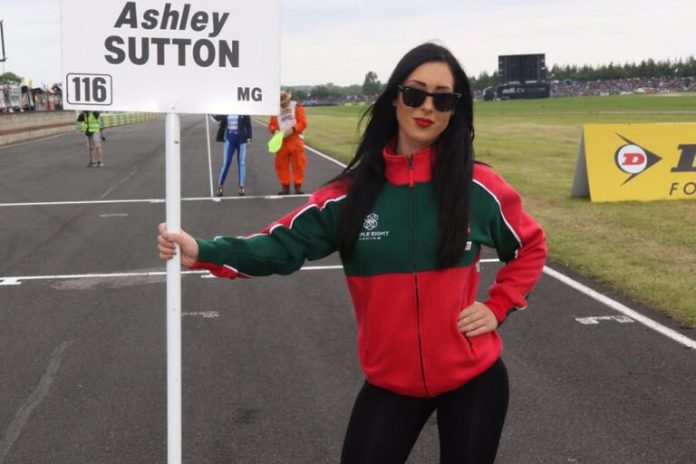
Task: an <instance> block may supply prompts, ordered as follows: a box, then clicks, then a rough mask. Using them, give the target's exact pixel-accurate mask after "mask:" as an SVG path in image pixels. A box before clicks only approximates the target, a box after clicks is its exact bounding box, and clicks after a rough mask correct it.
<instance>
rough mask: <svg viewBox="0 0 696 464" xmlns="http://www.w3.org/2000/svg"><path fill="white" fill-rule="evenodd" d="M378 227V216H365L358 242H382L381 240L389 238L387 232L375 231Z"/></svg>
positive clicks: (373, 214) (374, 214)
mask: <svg viewBox="0 0 696 464" xmlns="http://www.w3.org/2000/svg"><path fill="white" fill-rule="evenodd" d="M377 227H379V215H378V214H376V213H370V214H368V215H367V216H365V222H363V229H364V230H363V231H362V232H360V237H358V240H382V239H383V238H387V237H389V231H388V230H375V229H377Z"/></svg>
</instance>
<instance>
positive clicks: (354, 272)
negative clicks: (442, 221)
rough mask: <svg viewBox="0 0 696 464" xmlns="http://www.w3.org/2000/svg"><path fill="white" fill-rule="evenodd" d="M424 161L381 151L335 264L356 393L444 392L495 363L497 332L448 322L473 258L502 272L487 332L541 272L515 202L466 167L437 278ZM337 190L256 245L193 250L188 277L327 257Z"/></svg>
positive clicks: (471, 275) (238, 242)
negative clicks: (369, 203)
mask: <svg viewBox="0 0 696 464" xmlns="http://www.w3.org/2000/svg"><path fill="white" fill-rule="evenodd" d="M433 156H435V154H434V153H433V151H432V150H431V149H427V150H424V151H422V152H419V153H415V154H413V155H411V156H409V157H407V156H400V155H396V154H394V153H392V152H391V151H390V150H389V149H385V151H384V159H385V163H386V182H385V184H384V187H383V189H382V191H381V193H380V194H379V196H378V198H377V201H376V202H375V205H374V207H373V210H372V212H371V213H370V214H369V215H367V217H366V218H365V222H364V224H363V230H362V232H361V234H360V237H359V239H358V241H357V243H356V246H355V250H354V252H353V256H352V257H351V259H350V260H347V261H344V263H343V268H344V272H345V275H346V278H347V281H348V288H349V290H350V294H351V297H352V300H353V305H354V308H355V314H356V320H357V324H358V349H359V355H360V362H361V365H362V368H363V371H364V373H365V376H366V377H367V380H368V382H370V383H371V384H373V385H376V386H378V387H382V388H385V389H388V390H391V391H393V392H396V393H399V394H402V395H408V396H415V397H429V396H435V395H438V394H441V393H444V392H447V391H450V390H453V389H456V388H458V387H460V386H461V385H463V384H464V383H466V382H467V381H469V380H470V379H472V378H474V377H476V376H477V375H479V374H480V373H482V372H483V371H485V370H486V369H487V368H488V367H490V366H491V365H492V364H493V363H494V362H495V361H496V360H497V359H498V357H499V356H500V352H501V350H502V342H501V339H500V337H499V336H498V333H497V332H495V331H494V332H490V333H487V334H484V335H480V336H476V337H467V336H465V335H464V334H462V333H461V332H459V330H457V316H458V315H459V313H460V312H461V310H462V309H464V308H466V307H467V306H469V305H471V304H472V303H473V302H474V300H475V298H476V291H477V287H478V283H479V266H478V262H479V256H480V253H481V247H482V246H487V247H491V248H494V249H495V250H496V251H497V254H498V257H499V258H500V260H501V261H503V262H504V263H505V264H504V265H503V266H502V267H501V268H500V270H499V271H498V274H497V276H496V281H495V283H494V284H493V285H492V286H491V287H490V288H489V289H488V298H487V299H486V300H485V301H484V303H485V304H486V305H487V306H488V307H489V308H490V309H491V310H492V311H493V313H494V314H495V316H496V318H497V319H498V321H499V322H502V321H503V320H504V319H505V317H506V315H507V314H508V313H509V312H510V311H512V310H514V309H523V308H524V307H525V306H526V304H527V302H526V295H527V294H528V293H529V292H530V291H531V290H532V288H533V287H534V285H535V284H536V282H537V281H538V280H539V277H540V276H541V272H542V269H543V266H544V262H545V260H546V239H545V236H544V233H543V231H542V229H541V227H540V226H539V224H537V223H536V222H535V221H534V220H533V219H532V218H531V217H530V216H529V215H528V214H527V213H526V212H525V211H524V210H523V209H522V203H521V200H520V196H519V194H518V193H517V192H516V191H515V190H514V189H513V188H512V187H510V185H508V184H507V183H506V182H505V181H504V180H503V179H502V177H500V176H499V175H498V174H497V173H496V172H495V171H493V170H492V169H491V168H489V167H487V166H486V165H482V164H478V163H477V164H475V166H474V176H473V186H472V193H471V196H472V203H471V224H470V229H471V230H470V233H469V243H467V251H466V252H465V253H464V255H463V256H462V258H461V259H460V260H459V262H458V263H457V265H455V266H453V267H451V268H448V269H445V270H437V269H436V237H437V224H438V221H437V208H436V198H435V196H434V192H433V188H432V185H431V166H432V159H433ZM347 188H348V187H347V186H346V185H345V184H340V183H334V184H330V185H328V186H325V187H323V188H321V189H320V190H318V191H317V192H316V193H314V194H313V195H312V196H311V197H310V198H309V200H308V201H307V203H306V204H304V205H302V206H301V207H299V208H297V209H295V210H294V211H292V212H290V213H289V214H287V215H286V216H284V217H283V218H281V219H280V220H278V221H276V222H273V223H272V224H270V225H269V226H267V227H266V228H265V229H263V230H262V231H261V232H260V233H259V234H255V235H251V236H247V237H236V238H233V237H218V238H216V239H215V240H210V241H208V240H198V244H199V247H200V252H199V256H198V262H197V263H196V264H195V265H194V267H195V268H204V269H208V270H210V271H211V272H212V273H213V274H215V275H217V276H219V277H229V278H236V277H253V276H265V275H269V274H290V273H292V272H294V271H297V270H298V269H300V267H302V265H303V263H304V262H305V261H306V260H316V259H320V258H323V257H325V256H327V255H329V254H331V253H333V252H334V251H336V250H337V247H338V234H337V231H338V224H339V218H340V215H341V208H342V204H343V200H344V199H345V197H346V192H347Z"/></svg>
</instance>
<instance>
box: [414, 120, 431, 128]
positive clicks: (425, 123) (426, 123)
mask: <svg viewBox="0 0 696 464" xmlns="http://www.w3.org/2000/svg"><path fill="white" fill-rule="evenodd" d="M413 120H414V121H415V122H416V124H417V125H418V127H423V128H425V127H430V126H431V125H432V123H433V121H431V120H430V119H425V118H413Z"/></svg>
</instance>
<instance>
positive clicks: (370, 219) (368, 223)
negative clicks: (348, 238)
mask: <svg viewBox="0 0 696 464" xmlns="http://www.w3.org/2000/svg"><path fill="white" fill-rule="evenodd" d="M377 221H379V215H378V214H375V213H370V214H368V215H367V217H366V218H365V222H364V223H363V229H366V230H373V229H374V228H376V227H377V225H378V224H377Z"/></svg>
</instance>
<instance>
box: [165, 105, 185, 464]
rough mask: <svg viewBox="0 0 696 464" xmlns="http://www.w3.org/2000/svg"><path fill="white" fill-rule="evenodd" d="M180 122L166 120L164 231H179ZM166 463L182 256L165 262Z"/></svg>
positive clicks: (176, 433)
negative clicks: (165, 229) (165, 215)
mask: <svg viewBox="0 0 696 464" xmlns="http://www.w3.org/2000/svg"><path fill="white" fill-rule="evenodd" d="M180 136H181V119H180V117H179V115H178V114H175V113H167V117H166V129H165V137H166V153H165V161H166V183H167V187H166V202H167V206H166V209H167V229H168V230H169V231H172V232H178V231H180V230H181V144H180V143H179V139H180ZM167 463H168V464H181V253H180V251H179V250H178V247H177V253H176V255H175V256H174V258H172V259H170V260H169V261H167Z"/></svg>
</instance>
